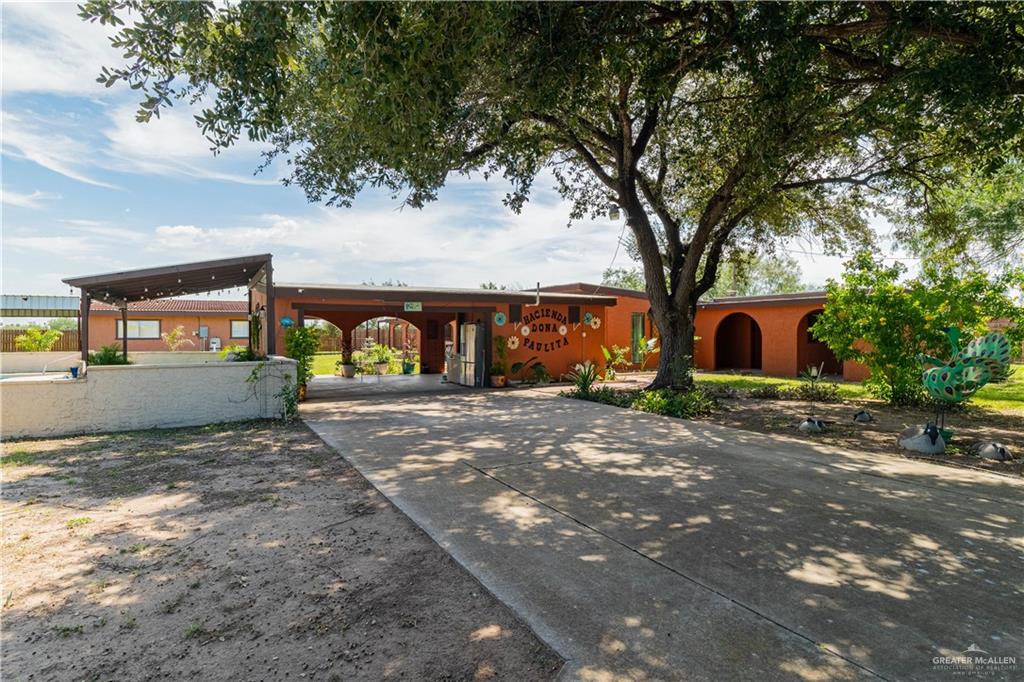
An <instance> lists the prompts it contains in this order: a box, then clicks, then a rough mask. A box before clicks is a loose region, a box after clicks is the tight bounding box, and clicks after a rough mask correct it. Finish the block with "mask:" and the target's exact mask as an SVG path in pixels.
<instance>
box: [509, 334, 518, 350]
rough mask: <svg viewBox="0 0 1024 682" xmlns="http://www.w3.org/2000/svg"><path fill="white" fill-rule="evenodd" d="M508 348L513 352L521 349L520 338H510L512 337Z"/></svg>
mask: <svg viewBox="0 0 1024 682" xmlns="http://www.w3.org/2000/svg"><path fill="white" fill-rule="evenodd" d="M508 347H509V348H511V349H512V350H515V349H516V348H519V337H518V336H510V337H508Z"/></svg>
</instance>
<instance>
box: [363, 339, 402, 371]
mask: <svg viewBox="0 0 1024 682" xmlns="http://www.w3.org/2000/svg"><path fill="white" fill-rule="evenodd" d="M366 359H367V360H368V361H369V362H370V364H372V365H373V367H374V369H375V370H376V371H377V374H387V373H388V368H389V367H390V366H391V362H392V361H393V360H394V359H395V353H394V351H392V350H391V349H390V348H388V347H387V346H385V345H384V344H382V343H375V344H373V346H371V347H370V349H369V350H368V351H366Z"/></svg>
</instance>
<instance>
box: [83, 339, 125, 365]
mask: <svg viewBox="0 0 1024 682" xmlns="http://www.w3.org/2000/svg"><path fill="white" fill-rule="evenodd" d="M89 364H90V365H130V364H132V361H131V360H128V359H126V358H125V357H124V355H123V349H122V348H121V346H119V345H117V344H116V343H110V344H107V345H106V346H101V347H100V349H99V350H98V351H95V352H93V353H89Z"/></svg>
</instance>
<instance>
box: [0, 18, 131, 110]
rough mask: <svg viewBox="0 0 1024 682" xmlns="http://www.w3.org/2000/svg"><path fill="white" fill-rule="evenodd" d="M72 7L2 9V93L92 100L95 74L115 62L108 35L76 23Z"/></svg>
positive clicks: (100, 89) (98, 28)
mask: <svg viewBox="0 0 1024 682" xmlns="http://www.w3.org/2000/svg"><path fill="white" fill-rule="evenodd" d="M77 13H78V8H77V5H76V4H75V3H72V2H39V3H32V2H25V3H11V2H5V3H3V51H4V55H3V60H2V61H3V63H2V65H0V68H2V74H3V93H4V95H5V96H6V95H10V94H12V93H18V92H51V93H59V94H65V95H97V94H99V93H102V92H103V91H104V87H103V85H102V84H100V83H97V82H96V77H97V76H98V75H99V73H100V68H101V67H103V66H109V65H112V64H116V63H118V62H119V61H120V59H121V56H120V54H119V53H118V52H117V50H114V49H113V48H112V47H110V42H109V40H108V36H109V35H110V29H109V28H107V27H104V26H100V25H99V24H98V23H96V24H92V23H88V22H85V21H82V20H81V19H80V18H78V16H77Z"/></svg>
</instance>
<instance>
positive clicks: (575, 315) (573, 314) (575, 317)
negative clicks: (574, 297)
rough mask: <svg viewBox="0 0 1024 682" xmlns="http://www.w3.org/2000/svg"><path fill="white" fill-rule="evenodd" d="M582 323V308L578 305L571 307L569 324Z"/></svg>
mask: <svg viewBox="0 0 1024 682" xmlns="http://www.w3.org/2000/svg"><path fill="white" fill-rule="evenodd" d="M579 323H580V307H579V306H578V305H571V306H569V324H579Z"/></svg>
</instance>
